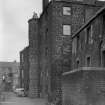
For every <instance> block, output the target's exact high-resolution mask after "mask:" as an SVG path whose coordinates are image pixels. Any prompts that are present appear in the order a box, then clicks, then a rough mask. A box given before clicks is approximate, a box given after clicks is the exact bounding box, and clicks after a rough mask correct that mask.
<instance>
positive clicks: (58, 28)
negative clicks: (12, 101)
mask: <svg viewBox="0 0 105 105" xmlns="http://www.w3.org/2000/svg"><path fill="white" fill-rule="evenodd" d="M103 4H104V3H101V2H99V1H96V0H59V1H58V0H51V1H49V0H43V11H42V14H41V15H40V17H38V16H37V14H36V13H34V15H33V17H32V19H30V20H29V21H28V23H29V81H30V82H29V96H30V97H48V101H49V102H57V101H58V100H61V97H62V90H61V77H62V73H64V72H67V71H70V70H71V69H72V68H73V67H72V35H73V34H74V33H75V32H76V31H77V30H78V29H79V28H81V26H83V25H84V23H85V22H87V21H89V19H90V17H92V16H93V15H94V14H95V13H96V12H97V11H98V10H99V9H100V8H101V7H102V6H103ZM60 103H61V102H60Z"/></svg>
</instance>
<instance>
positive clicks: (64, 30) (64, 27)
mask: <svg viewBox="0 0 105 105" xmlns="http://www.w3.org/2000/svg"><path fill="white" fill-rule="evenodd" d="M66 26H69V28H68V29H69V30H68V29H66V28H67V27H66ZM62 27H63V36H71V34H72V33H71V30H72V29H71V25H70V24H63V26H62ZM66 31H68V32H66Z"/></svg>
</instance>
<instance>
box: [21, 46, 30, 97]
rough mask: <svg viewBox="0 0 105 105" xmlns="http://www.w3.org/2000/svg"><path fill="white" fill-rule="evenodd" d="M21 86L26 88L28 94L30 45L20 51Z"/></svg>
mask: <svg viewBox="0 0 105 105" xmlns="http://www.w3.org/2000/svg"><path fill="white" fill-rule="evenodd" d="M20 87H21V88H24V90H25V93H26V95H27V94H28V91H29V47H26V48H24V49H23V50H22V51H21V52H20Z"/></svg>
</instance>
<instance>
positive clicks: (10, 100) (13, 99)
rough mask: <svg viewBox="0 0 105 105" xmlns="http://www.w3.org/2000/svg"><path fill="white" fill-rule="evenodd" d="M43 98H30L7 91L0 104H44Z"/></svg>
mask: <svg viewBox="0 0 105 105" xmlns="http://www.w3.org/2000/svg"><path fill="white" fill-rule="evenodd" d="M45 103H46V102H45V100H44V99H30V98H27V97H17V96H16V95H15V94H13V93H8V94H7V96H6V99H5V101H3V102H1V104H0V105H45Z"/></svg>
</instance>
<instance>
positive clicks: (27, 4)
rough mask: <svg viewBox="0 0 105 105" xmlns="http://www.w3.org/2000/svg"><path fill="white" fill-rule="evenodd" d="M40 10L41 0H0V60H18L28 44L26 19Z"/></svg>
mask: <svg viewBox="0 0 105 105" xmlns="http://www.w3.org/2000/svg"><path fill="white" fill-rule="evenodd" d="M34 11H35V12H36V13H38V14H40V13H41V11H42V0H0V61H9V62H11V61H14V60H17V61H19V52H20V51H21V50H22V49H24V47H26V46H27V45H28V20H29V19H30V18H31V17H32V15H33V12H34Z"/></svg>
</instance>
